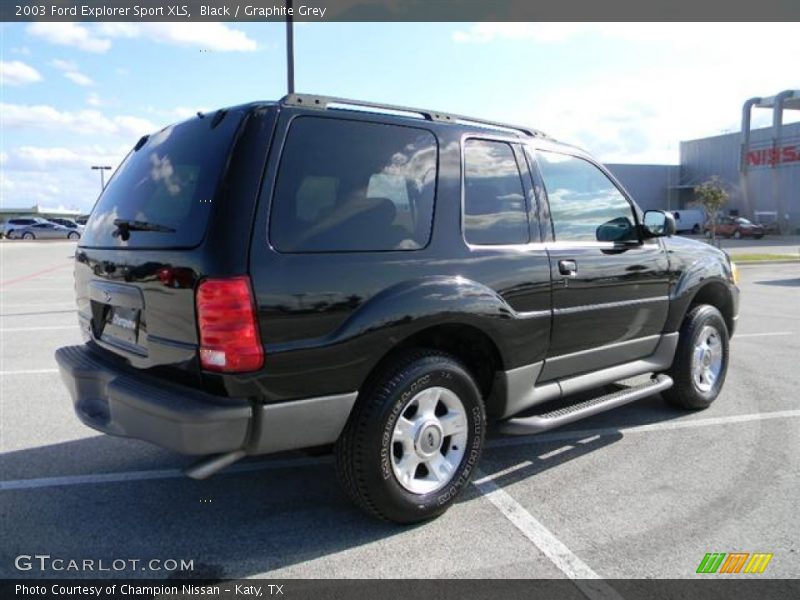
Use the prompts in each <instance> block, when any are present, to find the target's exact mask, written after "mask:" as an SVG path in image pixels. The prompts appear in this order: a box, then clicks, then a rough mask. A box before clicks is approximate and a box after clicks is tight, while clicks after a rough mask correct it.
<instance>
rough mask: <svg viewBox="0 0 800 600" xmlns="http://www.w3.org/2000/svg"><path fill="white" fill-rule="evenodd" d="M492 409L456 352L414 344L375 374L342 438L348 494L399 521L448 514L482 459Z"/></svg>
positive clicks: (339, 452)
mask: <svg viewBox="0 0 800 600" xmlns="http://www.w3.org/2000/svg"><path fill="white" fill-rule="evenodd" d="M485 429H486V413H485V410H484V406H483V401H482V399H481V394H480V391H479V390H478V386H477V385H476V384H475V381H474V380H473V378H472V376H471V375H470V373H469V372H468V371H467V370H466V368H465V367H464V366H463V365H462V364H461V363H460V362H458V361H457V360H456V359H455V358H453V357H452V356H450V355H447V354H443V353H440V352H436V351H430V350H418V351H413V352H411V353H410V354H408V355H407V356H405V357H404V358H402V359H400V360H398V361H397V362H395V363H394V364H393V365H390V366H389V367H388V368H387V369H385V370H384V371H383V372H382V374H380V375H378V376H377V377H375V378H373V380H372V383H371V384H368V385H367V386H366V387H365V389H364V390H362V393H361V394H359V399H358V401H357V402H356V405H355V407H354V409H353V413H352V414H351V415H350V419H349V421H348V423H347V425H346V427H345V430H344V432H343V433H342V435H341V437H340V438H339V441H338V442H337V444H336V450H335V453H336V470H337V473H338V475H339V480H340V482H341V484H342V487H343V488H344V490H345V492H346V493H347V495H348V496H349V497H350V498H351V500H353V501H354V502H355V504H356V505H358V506H359V507H360V508H362V509H363V510H365V511H367V512H368V513H370V514H372V515H374V516H377V517H379V518H382V519H386V520H389V521H395V522H397V523H416V522H419V521H424V520H427V519H430V518H433V517H436V516H438V515H440V514H442V513H443V512H444V511H445V510H447V509H448V508H449V507H450V505H451V504H452V503H453V502H454V501H455V499H456V498H457V497H458V495H459V494H460V493H461V492H462V490H463V489H464V488H465V487H466V486H467V485H468V484H469V480H470V478H471V476H472V473H473V471H474V470H475V468H476V466H477V464H478V460H479V459H480V455H481V450H482V448H483V439H484V434H485Z"/></svg>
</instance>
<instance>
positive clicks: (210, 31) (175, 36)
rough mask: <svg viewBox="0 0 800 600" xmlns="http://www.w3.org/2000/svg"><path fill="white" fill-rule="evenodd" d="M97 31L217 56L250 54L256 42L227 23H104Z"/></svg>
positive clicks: (110, 35)
mask: <svg viewBox="0 0 800 600" xmlns="http://www.w3.org/2000/svg"><path fill="white" fill-rule="evenodd" d="M98 30H99V31H100V32H101V33H102V34H103V35H106V36H109V37H114V38H140V37H143V38H147V39H149V40H151V41H154V42H159V43H163V44H171V45H175V46H197V47H201V48H207V49H209V50H216V51H217V52H251V51H253V50H256V49H258V44H257V43H256V41H255V40H253V39H252V38H250V37H248V35H247V34H246V33H245V32H243V31H240V30H238V29H233V28H231V27H229V26H228V25H225V24H224V23H101V24H100V25H98Z"/></svg>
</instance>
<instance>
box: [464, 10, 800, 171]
mask: <svg viewBox="0 0 800 600" xmlns="http://www.w3.org/2000/svg"><path fill="white" fill-rule="evenodd" d="M591 36H594V37H595V38H600V42H601V43H594V44H593V45H591V46H587V45H586V42H587V38H588V37H591ZM798 38H800V26H798V24H796V23H777V24H772V23H770V24H761V25H759V27H757V28H753V27H752V26H750V25H749V24H741V23H723V24H717V23H714V24H709V23H681V24H671V23H658V24H647V23H631V24H608V23H606V24H604V23H566V24H560V23H541V24H539V23H534V24H529V23H499V24H498V23H481V24H476V25H472V26H469V27H467V28H466V29H462V30H459V31H457V32H456V33H455V34H453V40H454V41H456V42H462V43H467V42H470V43H490V42H493V41H495V40H496V41H498V42H499V41H501V40H505V41H506V42H508V43H516V44H520V45H523V44H526V45H529V46H536V47H537V49H538V48H539V47H542V51H543V55H542V56H543V59H546V60H548V61H549V62H551V63H553V64H557V63H558V62H559V54H558V53H560V52H562V51H563V52H571V53H579V54H580V53H586V52H587V51H589V49H590V48H591V52H593V53H594V54H593V56H592V60H591V63H592V66H590V65H588V64H587V68H583V69H580V70H578V71H575V72H573V73H571V74H569V75H570V76H569V77H567V78H564V77H561V78H559V79H558V80H557V81H556V80H553V81H542V82H541V85H537V86H535V87H534V88H533V89H534V93H531V94H529V95H527V96H526V100H525V102H520V103H516V104H504V106H503V109H502V114H495V115H486V116H494V117H495V118H498V119H500V120H507V121H510V122H512V123H513V122H517V123H520V124H529V125H531V126H534V127H539V128H541V129H544V130H545V131H547V132H548V133H550V134H552V135H554V136H555V137H557V138H559V139H562V140H564V141H566V142H571V143H575V144H578V145H580V146H582V147H584V148H586V149H588V150H590V151H591V152H593V153H594V154H596V155H597V156H598V157H599V158H600V159H601V160H604V161H606V162H671V163H676V162H677V161H678V154H679V142H680V141H682V140H688V139H692V138H699V137H705V136H709V135H716V134H719V133H723V132H736V131H739V128H740V123H741V106H742V103H743V102H744V101H745V100H746V99H747V98H749V97H752V96H759V95H764V96H768V95H772V94H775V93H777V92H778V91H780V90H783V89H787V88H798V87H800V86H798V83H800V82H799V81H798V79H797V76H796V73H795V71H794V70H793V69H792V65H791V60H790V58H789V57H790V56H793V55H794V54H795V53H796V48H795V47H796V40H797V39H798ZM608 39H613V40H615V41H616V42H617V43H615V44H614V46H613V49H612V46H610V45H608V47H609V48H610V50H609V56H616V55H617V53H619V52H621V51H627V52H628V53H629V54H630V55H631V56H636V53H637V52H640V51H646V52H647V55H648V57H650V59H649V60H648V64H647V65H642V64H641V63H639V64H637V61H624V62H623V61H619V60H613V59H612V60H605V59H604V57H605V56H606V54H605V47H606V45H605V44H602V42H603V41H604V40H608ZM742 40H747V47H748V48H759V47H769V48H770V56H771V57H772V59H770V60H765V59H764V56H763V55H762V54H760V53H757V52H746V51H743V50H742V48H743V47H742ZM595 42H597V39H595ZM597 65H601V66H599V67H598V66H597ZM744 73H746V74H747V76H746V77H745V76H743V74H744ZM491 79H492V76H491V75H489V74H487V75H486V84H487V85H491ZM797 112H798V111H790V112H787V113H786V115H785V120H786V122H789V121H792V120H796V119H797V118H798V117H800V114H793V113H797ZM769 116H770V112H769V111H756V112H754V126H765V125H767V124H768V121H769Z"/></svg>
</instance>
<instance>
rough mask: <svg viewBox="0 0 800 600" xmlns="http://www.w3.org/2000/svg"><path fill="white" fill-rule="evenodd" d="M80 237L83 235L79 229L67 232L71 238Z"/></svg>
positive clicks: (76, 238)
mask: <svg viewBox="0 0 800 600" xmlns="http://www.w3.org/2000/svg"><path fill="white" fill-rule="evenodd" d="M80 237H81V234H80V233H78V232H77V231H70V232H69V233H68V234H67V238H69V239H71V240H78V239H80Z"/></svg>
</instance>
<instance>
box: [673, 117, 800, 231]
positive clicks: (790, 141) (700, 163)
mask: <svg viewBox="0 0 800 600" xmlns="http://www.w3.org/2000/svg"><path fill="white" fill-rule="evenodd" d="M741 143H742V135H741V133H739V132H737V133H731V134H726V135H719V136H714V137H709V138H703V139H699V140H690V141H686V142H681V145H680V156H681V183H683V184H689V185H696V184H698V183H702V182H703V181H705V180H707V179H709V178H711V176H712V175H718V176H719V177H720V178H721V179H722V180H723V181H725V182H726V183H728V184H729V185H730V186H731V198H730V200H729V202H728V206H727V207H726V208H727V209H728V210H730V209H733V210H736V211H738V212H739V214H740V215H742V216H746V217H750V218H752V217H753V216H754V212H755V211H776V212H779V213H781V214H784V215H787V219H788V221H789V223H790V224H791V227H792V228H793V229H799V228H800V123H791V124H788V125H784V126H783V130H782V133H781V139H780V141H779V146H780V147H781V149H782V151H781V153H780V155H779V156H777V157H776V156H775V155H771V148H772V128H764V129H754V130H753V131H752V132H751V136H750V153H749V156H748V164H749V166H748V169H747V175H746V177H742V176H741V175H740V173H739V162H740V152H741ZM744 186H747V187H746V193H744V190H745V188H744ZM690 196H691V194H690Z"/></svg>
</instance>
